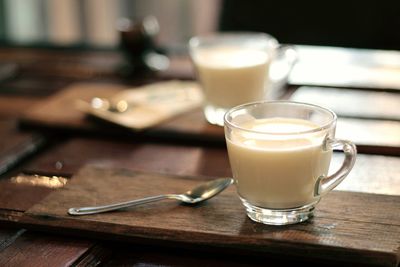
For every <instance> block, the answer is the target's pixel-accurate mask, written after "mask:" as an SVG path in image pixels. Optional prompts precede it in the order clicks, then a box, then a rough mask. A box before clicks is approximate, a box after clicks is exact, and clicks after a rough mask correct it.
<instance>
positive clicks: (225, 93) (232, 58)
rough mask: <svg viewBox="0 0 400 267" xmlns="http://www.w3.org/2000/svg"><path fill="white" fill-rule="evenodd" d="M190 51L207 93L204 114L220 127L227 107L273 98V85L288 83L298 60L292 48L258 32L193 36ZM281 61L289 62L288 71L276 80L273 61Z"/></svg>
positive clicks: (205, 94) (198, 75) (200, 80)
mask: <svg viewBox="0 0 400 267" xmlns="http://www.w3.org/2000/svg"><path fill="white" fill-rule="evenodd" d="M189 51H190V56H191V59H192V62H193V64H194V66H195V70H196V74H197V78H198V80H199V82H200V84H201V86H202V88H203V92H204V96H205V103H204V115H205V117H206V119H207V121H208V122H210V123H211V124H217V125H221V126H223V124H224V121H223V117H224V114H225V112H226V111H227V110H228V109H230V108H232V107H234V106H237V105H240V104H243V103H247V102H253V101H259V100H265V99H271V98H272V93H273V92H272V91H273V90H274V87H276V85H278V84H279V85H281V84H282V82H283V83H285V82H286V78H287V76H288V73H289V71H290V69H291V67H292V66H293V64H294V62H295V51H294V50H293V48H292V47H290V46H280V45H279V43H278V41H277V40H276V39H275V38H274V37H272V36H270V35H268V34H265V33H257V32H230V33H217V34H213V35H208V36H197V37H193V38H191V39H190V41H189ZM278 60H279V61H281V62H282V61H284V62H286V66H287V68H286V74H284V75H281V77H277V79H274V78H273V77H272V76H271V73H270V69H271V65H272V64H271V63H273V62H275V61H278ZM275 76H277V75H275ZM278 76H279V75H278Z"/></svg>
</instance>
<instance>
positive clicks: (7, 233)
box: [0, 227, 26, 252]
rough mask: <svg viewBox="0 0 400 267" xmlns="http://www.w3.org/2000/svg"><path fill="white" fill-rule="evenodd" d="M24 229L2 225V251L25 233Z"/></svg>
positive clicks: (0, 230) (0, 244) (0, 242)
mask: <svg viewBox="0 0 400 267" xmlns="http://www.w3.org/2000/svg"><path fill="white" fill-rule="evenodd" d="M25 231H26V230H24V229H13V228H5V227H2V229H0V252H1V251H3V250H4V249H6V248H7V247H8V246H10V245H11V244H12V243H13V242H14V241H15V240H16V239H17V238H18V237H19V236H21V235H22V234H23V233H25Z"/></svg>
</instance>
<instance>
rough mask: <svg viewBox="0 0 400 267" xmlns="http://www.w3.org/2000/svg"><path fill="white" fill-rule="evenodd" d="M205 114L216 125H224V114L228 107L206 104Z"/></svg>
mask: <svg viewBox="0 0 400 267" xmlns="http://www.w3.org/2000/svg"><path fill="white" fill-rule="evenodd" d="M203 111H204V116H205V117H206V120H207V121H208V122H209V123H211V124H215V125H219V126H224V116H225V113H226V112H227V111H228V109H227V108H226V109H225V108H219V107H215V106H212V105H206V106H205V107H204V110H203Z"/></svg>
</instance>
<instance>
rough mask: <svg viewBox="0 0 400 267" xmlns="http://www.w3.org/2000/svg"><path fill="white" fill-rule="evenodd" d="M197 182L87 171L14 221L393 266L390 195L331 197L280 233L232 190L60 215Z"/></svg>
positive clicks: (399, 234)
mask: <svg viewBox="0 0 400 267" xmlns="http://www.w3.org/2000/svg"><path fill="white" fill-rule="evenodd" d="M204 179H205V178H204V177H203V178H202V177H180V176H171V175H160V174H156V173H142V172H132V171H128V170H125V169H109V168H107V169H102V168H96V167H90V166H88V167H85V168H83V169H82V170H81V171H80V172H79V174H78V175H77V176H76V177H74V178H73V179H72V182H71V183H70V184H69V185H68V186H67V187H65V189H61V190H59V191H57V192H55V193H53V194H51V195H50V196H48V197H47V198H46V199H45V200H43V201H42V202H40V203H39V204H37V205H35V206H34V207H32V208H31V209H29V210H28V211H27V212H26V213H25V215H24V216H23V217H22V219H21V222H22V223H24V224H27V225H30V226H31V227H32V225H36V227H39V228H41V229H42V230H44V229H47V230H53V231H55V230H57V229H59V228H60V227H61V228H63V229H65V230H69V231H71V232H74V231H77V232H79V233H80V234H85V233H86V234H92V235H93V233H95V235H96V236H98V237H101V236H102V235H103V236H110V233H111V234H112V235H113V236H114V237H115V238H121V239H122V240H128V241H132V242H138V241H139V240H150V242H153V243H161V244H164V243H165V244H167V245H168V243H169V242H172V243H174V242H177V243H184V244H186V245H187V246H194V247H196V246H198V245H203V246H206V247H210V249H216V248H218V247H219V248H221V247H222V248H232V249H234V250H235V249H238V250H243V251H247V250H249V251H258V252H259V253H267V254H273V255H276V254H278V255H279V254H281V253H282V252H283V251H284V253H285V255H286V256H288V257H289V256H290V257H299V256H300V257H301V256H302V255H303V256H304V255H305V254H307V257H309V258H315V259H319V260H329V261H338V260H339V261H344V262H355V263H366V264H367V263H368V264H376V265H381V266H396V265H397V264H398V262H399V258H400V255H399V251H398V247H399V242H400V240H399V238H400V206H399V205H398V204H399V201H400V200H399V197H398V196H386V195H376V194H363V193H350V192H340V191H336V192H331V193H330V194H328V195H327V196H326V197H325V198H324V199H323V200H322V201H321V202H320V203H319V205H318V207H317V210H316V214H315V217H314V218H313V219H312V220H311V221H309V222H306V223H302V224H297V225H291V226H285V227H273V226H266V225H262V224H258V223H255V222H252V221H251V220H250V219H248V218H247V217H246V215H245V212H244V208H243V207H242V206H241V203H240V200H239V199H238V197H237V196H236V193H235V189H234V187H231V188H229V189H227V190H226V191H225V192H223V193H221V194H220V195H219V196H217V197H215V198H213V199H211V200H210V201H208V202H207V203H205V204H203V205H200V206H196V207H190V206H185V205H178V204H177V203H176V202H175V201H165V202H160V203H153V204H149V205H146V206H141V207H136V208H132V209H128V210H127V211H119V212H111V213H104V214H97V215H90V216H79V217H74V216H69V215H67V213H66V211H67V209H68V208H70V207H77V206H86V205H89V206H90V205H101V204H106V203H112V202H115V201H122V200H129V199H134V198H139V197H144V196H149V195H157V194H161V193H165V192H168V193H179V192H185V191H186V190H187V189H188V188H191V187H193V186H194V185H196V184H198V183H199V182H201V181H202V180H204ZM382 211H388V212H382ZM194 222H195V223H194ZM40 226H42V227H40ZM58 231H59V230H58Z"/></svg>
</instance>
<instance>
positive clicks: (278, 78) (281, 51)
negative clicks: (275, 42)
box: [266, 45, 298, 99]
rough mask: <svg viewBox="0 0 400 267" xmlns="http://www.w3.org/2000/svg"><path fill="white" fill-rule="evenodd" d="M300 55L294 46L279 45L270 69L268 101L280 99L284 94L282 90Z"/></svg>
mask: <svg viewBox="0 0 400 267" xmlns="http://www.w3.org/2000/svg"><path fill="white" fill-rule="evenodd" d="M297 59H298V55H297V51H296V48H295V47H294V46H293V45H279V46H278V47H277V48H276V54H275V56H274V57H273V60H272V62H271V65H270V68H269V74H268V75H269V79H270V81H271V83H270V85H269V87H268V91H267V96H266V98H267V99H278V98H279V96H281V95H282V94H283V90H281V89H282V88H284V86H285V84H286V83H287V81H288V78H289V75H290V72H291V71H292V69H293V67H294V65H295V63H296V62H297Z"/></svg>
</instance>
